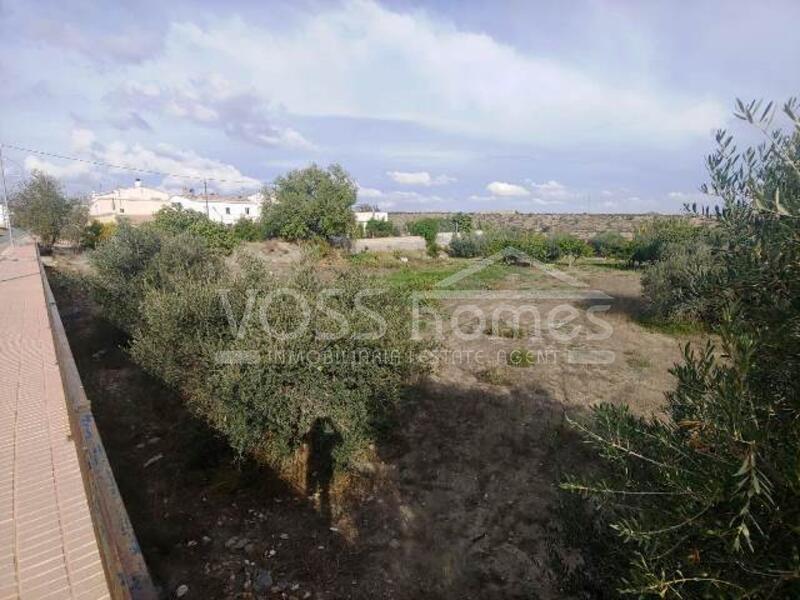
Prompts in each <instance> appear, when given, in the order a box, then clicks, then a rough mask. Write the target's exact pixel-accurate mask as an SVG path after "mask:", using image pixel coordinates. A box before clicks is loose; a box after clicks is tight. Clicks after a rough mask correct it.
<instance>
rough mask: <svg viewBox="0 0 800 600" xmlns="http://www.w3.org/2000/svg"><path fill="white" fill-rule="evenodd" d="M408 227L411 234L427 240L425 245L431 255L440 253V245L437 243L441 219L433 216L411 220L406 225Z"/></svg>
mask: <svg viewBox="0 0 800 600" xmlns="http://www.w3.org/2000/svg"><path fill="white" fill-rule="evenodd" d="M406 229H408V233H410V234H411V235H418V236H420V237H422V238H423V239H424V240H425V247H426V249H427V250H428V254H429V255H430V256H436V255H437V254H438V253H439V246H438V245H437V244H436V236H437V235H438V233H439V219H434V218H431V217H428V218H425V219H417V220H416V221H411V222H409V223H408V224H407V225H406Z"/></svg>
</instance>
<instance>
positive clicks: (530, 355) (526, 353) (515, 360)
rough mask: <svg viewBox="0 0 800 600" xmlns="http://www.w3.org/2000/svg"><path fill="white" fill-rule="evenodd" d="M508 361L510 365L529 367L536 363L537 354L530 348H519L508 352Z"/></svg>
mask: <svg viewBox="0 0 800 600" xmlns="http://www.w3.org/2000/svg"><path fill="white" fill-rule="evenodd" d="M506 363H508V365H509V366H510V367H522V368H527V367H530V366H533V365H535V364H536V355H535V354H534V351H533V350H530V349H528V348H517V349H516V350H512V351H511V352H509V353H508V357H507V358H506Z"/></svg>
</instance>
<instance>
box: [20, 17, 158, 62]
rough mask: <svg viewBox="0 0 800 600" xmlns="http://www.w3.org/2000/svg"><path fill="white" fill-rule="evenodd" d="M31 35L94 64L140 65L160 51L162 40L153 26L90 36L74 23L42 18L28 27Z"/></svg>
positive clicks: (129, 28)
mask: <svg viewBox="0 0 800 600" xmlns="http://www.w3.org/2000/svg"><path fill="white" fill-rule="evenodd" d="M28 29H29V33H30V34H31V35H33V36H34V37H35V38H38V39H39V40H41V41H42V42H45V43H47V44H52V45H54V46H57V47H60V48H64V49H67V50H74V51H76V52H79V53H80V54H82V55H84V56H85V57H86V58H88V59H90V60H91V61H93V62H96V63H100V64H103V65H106V66H110V65H111V64H112V63H140V62H142V61H145V60H147V59H148V58H151V57H152V56H154V55H155V54H157V53H158V52H159V51H160V50H161V46H162V42H163V37H162V36H161V35H160V34H159V33H158V32H155V31H153V29H152V27H135V28H132V27H128V28H127V29H123V30H117V31H105V32H102V33H95V34H94V35H89V34H87V33H86V32H84V31H82V30H81V29H79V28H77V27H75V26H74V25H73V24H71V23H66V22H64V21H62V20H59V19H57V18H48V17H40V18H37V19H36V20H35V21H34V22H33V23H31V24H30V25H28Z"/></svg>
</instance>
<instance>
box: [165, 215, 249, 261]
mask: <svg viewBox="0 0 800 600" xmlns="http://www.w3.org/2000/svg"><path fill="white" fill-rule="evenodd" d="M152 227H153V228H155V229H157V230H159V231H162V232H164V233H171V234H180V233H189V234H191V235H194V236H197V237H199V238H202V239H203V240H205V242H206V244H207V245H208V247H209V248H213V249H214V250H219V251H221V252H225V253H229V252H230V251H231V250H233V248H234V247H235V246H236V244H237V243H238V242H239V241H241V239H237V237H236V236H235V235H234V232H235V229H233V228H229V227H226V226H225V225H223V224H222V223H218V222H216V221H212V220H211V219H209V218H208V217H207V216H206V215H204V214H203V213H201V212H198V211H196V210H187V209H184V208H182V207H181V206H175V207H173V206H165V207H164V208H162V209H161V210H159V211H158V212H157V213H156V214H155V218H154V219H153V221H152Z"/></svg>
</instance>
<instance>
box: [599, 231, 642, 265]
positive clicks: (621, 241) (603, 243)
mask: <svg viewBox="0 0 800 600" xmlns="http://www.w3.org/2000/svg"><path fill="white" fill-rule="evenodd" d="M589 245H591V247H592V249H593V250H594V253H595V254H596V255H597V256H602V257H605V258H617V259H620V260H630V258H631V254H632V253H633V248H632V245H631V242H630V240H627V239H625V238H624V237H623V236H622V234H621V233H619V232H617V231H603V232H602V233H598V234H597V235H596V236H594V237H593V238H592V239H591V240H589Z"/></svg>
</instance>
